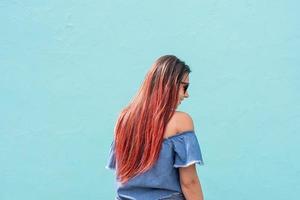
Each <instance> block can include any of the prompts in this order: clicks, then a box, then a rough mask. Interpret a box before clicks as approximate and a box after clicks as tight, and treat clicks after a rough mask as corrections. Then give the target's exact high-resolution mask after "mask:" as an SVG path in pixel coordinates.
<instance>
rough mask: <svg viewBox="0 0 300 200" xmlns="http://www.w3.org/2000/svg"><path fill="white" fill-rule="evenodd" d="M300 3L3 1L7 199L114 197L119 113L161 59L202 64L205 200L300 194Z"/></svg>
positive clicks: (195, 67)
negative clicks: (112, 156)
mask: <svg viewBox="0 0 300 200" xmlns="http://www.w3.org/2000/svg"><path fill="white" fill-rule="evenodd" d="M299 6H300V3H299V1H296V0H278V1H266V0H261V1H258V0H253V1H251V0H230V1H229V0H214V1H196V0H194V1H179V0H173V1H162V0H161V1H147V2H145V1H138V0H128V1H112V0H110V1H108V0H106V1H95V0H85V1H74V0H65V1H58V0H55V1H36V0H27V1H20V0H15V1H8V0H2V1H0V23H1V31H0V36H1V37H0V94H1V105H0V110H1V115H0V123H1V125H0V177H1V178H0V199H1V200H19V199H26V200H27V199H28V200H41V199H43V200H53V199H55V200H69V199H70V200H71V199H72V200H82V199H88V200H99V199H100V200H102V199H103V200H109V199H113V197H114V173H113V171H110V170H106V169H105V164H106V160H107V155H108V150H109V145H110V143H111V140H112V138H113V128H114V123H115V120H116V117H117V115H118V112H119V111H120V110H121V108H122V107H124V106H125V105H127V103H128V102H129V101H130V99H131V98H132V97H133V95H134V94H135V93H136V91H137V89H138V88H139V86H140V84H141V82H142V80H143V78H144V76H145V74H146V72H147V70H148V69H149V68H150V66H151V64H152V63H153V61H154V60H155V59H156V58H157V57H159V56H161V55H164V54H175V55H177V56H178V57H179V58H181V59H183V60H184V61H186V63H187V64H189V65H190V67H191V69H192V73H191V74H190V82H191V85H190V90H189V93H190V98H189V99H187V100H186V101H184V102H183V103H182V104H181V105H180V107H179V110H182V111H185V112H188V113H190V115H191V116H192V117H193V120H194V124H195V131H196V133H197V136H198V138H199V141H200V143H201V148H202V153H203V158H204V161H205V165H204V166H197V169H198V173H199V177H200V180H201V183H202V187H203V192H204V195H205V197H206V199H207V200H220V199H226V200H227V199H228V200H241V199H243V200H253V199H262V200H265V199H276V200H286V199H289V200H292V199H299V195H300V183H299V182H300V181H299V180H300V166H299V164H300V162H299V155H298V153H299V151H300V147H299V142H300V137H299V129H300V93H299V89H300V79H299V77H300V76H299V75H300V69H299V68H300V66H299V64H300V56H299V51H300V21H299V18H300V14H299Z"/></svg>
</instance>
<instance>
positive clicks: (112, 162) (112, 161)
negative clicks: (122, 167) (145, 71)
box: [105, 141, 116, 169]
mask: <svg viewBox="0 0 300 200" xmlns="http://www.w3.org/2000/svg"><path fill="white" fill-rule="evenodd" d="M105 168H106V169H115V168H116V156H115V143H114V141H113V142H112V143H111V145H110V150H109V154H108V161H107V164H106V166H105Z"/></svg>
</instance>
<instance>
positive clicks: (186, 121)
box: [165, 111, 194, 138]
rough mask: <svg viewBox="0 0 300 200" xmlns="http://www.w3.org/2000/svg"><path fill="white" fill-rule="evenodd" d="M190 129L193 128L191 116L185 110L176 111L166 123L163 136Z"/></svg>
mask: <svg viewBox="0 0 300 200" xmlns="http://www.w3.org/2000/svg"><path fill="white" fill-rule="evenodd" d="M191 130H194V123H193V119H192V117H191V116H190V115H189V114H188V113H186V112H182V111H176V112H175V113H174V115H173V116H172V118H171V120H170V121H169V123H168V124H167V127H166V131H165V138H167V137H170V136H173V135H176V134H177V133H181V132H184V131H191Z"/></svg>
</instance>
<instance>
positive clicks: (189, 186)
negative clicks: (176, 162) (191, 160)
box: [179, 164, 204, 200]
mask: <svg viewBox="0 0 300 200" xmlns="http://www.w3.org/2000/svg"><path fill="white" fill-rule="evenodd" d="M179 175H180V185H181V189H182V192H183V194H184V196H185V198H186V200H203V199H204V197H203V193H202V188H201V184H200V181H199V178H198V175H197V170H196V166H195V164H192V165H190V166H188V167H180V168H179Z"/></svg>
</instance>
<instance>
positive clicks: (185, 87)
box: [180, 81, 190, 93]
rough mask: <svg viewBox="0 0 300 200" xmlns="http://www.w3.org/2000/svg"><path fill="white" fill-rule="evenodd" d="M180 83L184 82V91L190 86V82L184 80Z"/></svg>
mask: <svg viewBox="0 0 300 200" xmlns="http://www.w3.org/2000/svg"><path fill="white" fill-rule="evenodd" d="M180 83H182V84H184V86H183V91H184V93H186V91H187V89H188V88H189V85H190V83H187V82H183V81H181V82H180Z"/></svg>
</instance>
